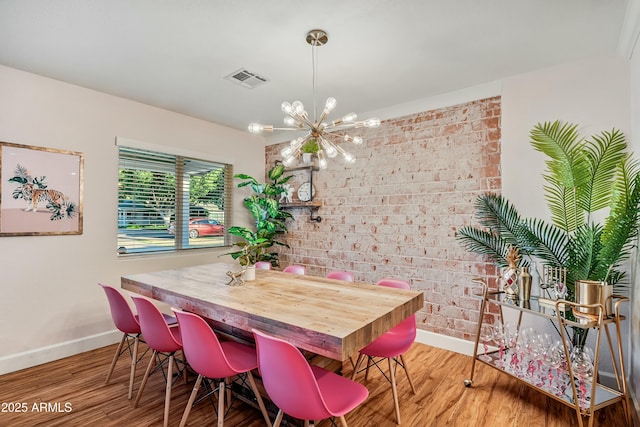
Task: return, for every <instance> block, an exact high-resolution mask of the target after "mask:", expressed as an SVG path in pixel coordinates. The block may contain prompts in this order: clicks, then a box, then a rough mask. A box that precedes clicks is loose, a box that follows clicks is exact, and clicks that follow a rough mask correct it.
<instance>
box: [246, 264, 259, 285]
mask: <svg viewBox="0 0 640 427" xmlns="http://www.w3.org/2000/svg"><path fill="white" fill-rule="evenodd" d="M244 280H245V281H247V282H250V281H252V280H256V266H255V265H249V266H247V267H246V269H245V271H244Z"/></svg>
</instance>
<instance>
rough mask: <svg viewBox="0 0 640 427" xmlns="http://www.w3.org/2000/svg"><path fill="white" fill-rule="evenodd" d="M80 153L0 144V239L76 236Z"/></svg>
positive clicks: (80, 192)
mask: <svg viewBox="0 0 640 427" xmlns="http://www.w3.org/2000/svg"><path fill="white" fill-rule="evenodd" d="M83 169H84V156H83V154H82V153H79V152H75V151H67V150H58V149H53V148H45V147H36V146H31V145H21V144H14V143H10V142H0V178H1V181H0V237H6V236H57V235H66V234H70V235H74V234H82V222H83V212H82V211H83V203H82V196H83Z"/></svg>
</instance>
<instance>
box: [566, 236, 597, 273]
mask: <svg viewBox="0 0 640 427" xmlns="http://www.w3.org/2000/svg"><path fill="white" fill-rule="evenodd" d="M601 233H602V227H601V226H600V225H597V224H585V225H583V226H582V227H580V228H578V229H577V230H576V232H575V234H574V235H573V239H571V241H570V242H569V247H568V248H569V260H568V262H567V276H568V277H567V281H568V282H573V281H575V280H598V279H595V278H594V272H595V271H598V270H599V266H598V254H599V253H600V249H601V247H602V245H600V235H601Z"/></svg>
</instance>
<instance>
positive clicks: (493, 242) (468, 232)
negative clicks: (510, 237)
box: [456, 226, 510, 267]
mask: <svg viewBox="0 0 640 427" xmlns="http://www.w3.org/2000/svg"><path fill="white" fill-rule="evenodd" d="M456 239H457V240H458V241H459V242H460V244H461V245H462V247H464V249H465V250H467V251H469V252H473V253H476V254H480V255H484V256H486V257H487V258H488V260H489V261H490V262H492V263H494V264H495V265H497V266H498V267H507V266H508V265H509V263H508V262H507V260H506V258H505V254H506V253H507V251H508V249H509V246H510V245H509V244H508V243H507V242H505V240H504V239H502V238H501V237H500V236H498V235H495V234H492V233H490V232H489V231H486V230H480V229H478V228H476V227H471V226H466V227H462V228H461V229H459V230H458V232H457V233H456Z"/></svg>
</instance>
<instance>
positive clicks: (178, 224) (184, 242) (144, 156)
mask: <svg viewBox="0 0 640 427" xmlns="http://www.w3.org/2000/svg"><path fill="white" fill-rule="evenodd" d="M116 145H117V149H118V151H117V153H118V196H117V200H118V203H117V205H118V209H117V212H118V215H117V233H116V248H117V251H116V252H117V254H118V257H129V256H139V255H144V256H149V255H162V254H167V253H180V252H184V251H198V250H211V249H218V248H223V247H228V246H229V244H230V235H229V233H228V224H231V223H232V219H231V214H232V212H233V209H232V206H233V199H232V197H233V188H232V187H233V182H232V180H233V165H232V164H228V163H224V162H221V161H214V160H210V159H208V158H207V157H208V156H206V155H201V154H199V153H195V154H194V153H188V154H187V153H180V152H178V151H179V150H175V151H167V150H166V149H164V150H163V149H159V148H158V147H155V146H150V145H149V144H140V143H137V142H136V141H131V140H128V139H122V138H117V139H116ZM168 159H170V160H171V162H170V163H167V160H168ZM156 160H157V169H156V168H154V165H155V164H156V163H155V161H156ZM127 161H129V162H131V163H133V164H135V163H136V162H138V163H139V164H140V165H142V166H139V167H130V168H127V167H123V166H124V165H125V163H126V162H127ZM145 163H147V164H148V165H149V166H148V167H147V168H145V167H144V164H145ZM163 164H164V166H163ZM165 166H171V167H170V168H167V167H165ZM125 169H126V170H146V171H151V172H160V173H167V174H173V176H174V178H175V188H174V189H173V190H172V191H173V193H174V196H173V202H172V203H173V206H171V205H170V204H169V205H166V206H168V207H166V211H165V212H164V214H165V215H164V216H163V217H162V218H163V221H164V224H163V225H164V229H165V230H168V228H169V227H170V225H171V224H172V223H173V225H174V227H173V230H174V233H169V232H168V231H167V234H173V236H174V237H173V239H172V244H171V245H169V246H166V245H164V244H156V245H155V246H154V245H153V244H146V245H144V244H143V245H140V246H135V245H134V246H129V247H127V246H125V245H123V244H122V243H126V242H123V233H122V231H123V229H125V227H122V226H121V221H122V220H123V219H125V222H124V224H129V226H130V223H128V222H127V221H126V217H127V215H128V214H129V213H127V212H125V213H124V214H123V213H122V212H121V211H122V208H121V206H122V204H123V202H124V201H127V200H131V202H129V203H130V204H132V205H133V206H134V210H135V205H136V203H140V202H138V201H137V200H136V199H127V198H122V199H121V197H122V195H121V191H120V189H121V188H122V185H123V184H122V181H121V171H122V170H125ZM198 169H199V170H200V172H199V173H198ZM215 170H222V174H223V176H222V181H221V182H222V183H223V186H224V188H223V189H222V190H221V191H220V192H219V193H217V192H216V193H214V194H216V195H217V196H218V197H222V200H223V204H224V206H223V208H222V209H220V210H215V211H213V212H214V213H212V210H211V208H210V207H209V206H206V205H204V206H202V205H193V206H192V205H191V203H190V201H189V197H188V196H189V187H187V185H189V183H190V180H191V178H192V177H194V176H197V175H202V174H205V173H210V172H212V171H215ZM135 191H139V190H138V189H135ZM214 191H215V190H214ZM166 194H168V195H170V194H171V191H169V192H168V193H166ZM142 203H143V204H144V202H142ZM211 205H214V206H216V205H215V204H214V203H213V202H211ZM143 206H144V207H146V208H148V209H150V210H151V209H153V208H151V207H150V206H149V205H146V204H144V205H143ZM154 208H155V207H154ZM192 208H198V209H202V210H201V211H200V213H199V215H198V216H194V217H192V216H191V215H190V213H191V211H192ZM198 209H196V210H198ZM143 210H144V209H143ZM161 211H163V210H162V209H159V210H158V212H159V213H162V212H161ZM171 211H172V212H173V213H171V214H169V213H168V212H171ZM204 211H208V212H209V214H208V215H207V217H206V218H207V219H208V220H215V221H217V222H219V223H221V224H222V225H223V227H224V229H223V234H222V236H221V237H222V241H220V240H218V241H216V242H213V241H212V242H211V243H210V244H209V243H208V242H207V241H206V240H205V238H204V237H203V238H201V237H198V239H199V242H200V243H199V244H195V242H196V241H195V238H191V237H190V236H189V222H190V219H191V218H201V216H200V214H201V213H202V212H204ZM134 213H135V212H134ZM172 218H173V220H172ZM202 218H204V217H202ZM149 222H151V221H149ZM225 224H226V226H225ZM139 226H140V229H141V230H149V229H151V228H147V229H145V228H144V227H145V226H144V224H140V225H139ZM148 226H149V225H147V227H148ZM130 234H133V235H135V224H134V227H133V228H132V229H131V233H130ZM166 237H167V236H164V238H165V241H166ZM213 237H216V236H213ZM165 247H166V248H165Z"/></svg>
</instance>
